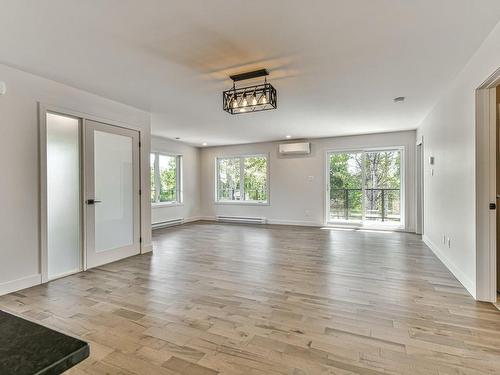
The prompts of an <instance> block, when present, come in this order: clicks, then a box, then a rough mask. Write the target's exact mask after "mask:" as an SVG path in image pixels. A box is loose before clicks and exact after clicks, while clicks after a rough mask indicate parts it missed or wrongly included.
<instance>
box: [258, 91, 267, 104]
mask: <svg viewBox="0 0 500 375" xmlns="http://www.w3.org/2000/svg"><path fill="white" fill-rule="evenodd" d="M266 103H267V97H266V93H265V92H264V93H262V96H261V97H260V100H259V104H266Z"/></svg>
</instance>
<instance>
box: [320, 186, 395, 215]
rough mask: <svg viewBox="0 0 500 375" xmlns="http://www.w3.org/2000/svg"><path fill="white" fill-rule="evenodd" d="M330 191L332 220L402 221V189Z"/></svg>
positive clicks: (334, 189)
mask: <svg viewBox="0 0 500 375" xmlns="http://www.w3.org/2000/svg"><path fill="white" fill-rule="evenodd" d="M364 192H365V193H364V198H363V190H362V189H336V188H332V189H330V219H342V220H361V219H362V218H363V199H364V210H365V214H364V219H365V220H374V221H400V220H401V190H400V189H386V188H381V189H376V188H370V189H364Z"/></svg>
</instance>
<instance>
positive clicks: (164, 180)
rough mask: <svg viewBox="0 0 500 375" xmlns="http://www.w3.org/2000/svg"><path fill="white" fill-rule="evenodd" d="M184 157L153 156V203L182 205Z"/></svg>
mask: <svg viewBox="0 0 500 375" xmlns="http://www.w3.org/2000/svg"><path fill="white" fill-rule="evenodd" d="M181 165H182V156H180V155H165V154H161V153H157V152H156V153H152V154H151V202H152V203H153V204H154V203H180V202H182V190H181Z"/></svg>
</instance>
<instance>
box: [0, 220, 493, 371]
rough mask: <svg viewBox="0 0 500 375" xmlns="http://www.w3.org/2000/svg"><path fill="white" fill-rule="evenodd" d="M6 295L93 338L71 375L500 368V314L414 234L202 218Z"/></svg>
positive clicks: (21, 310) (15, 305) (15, 307)
mask: <svg viewBox="0 0 500 375" xmlns="http://www.w3.org/2000/svg"><path fill="white" fill-rule="evenodd" d="M154 248H155V251H154V254H148V255H139V256H135V257H131V258H128V259H125V260H122V261H119V262H116V263H113V264H109V265H106V266H103V267H99V268H96V269H93V270H90V271H88V272H85V273H80V274H77V275H73V276H69V277H66V278H64V279H60V280H57V281H53V282H51V283H49V284H46V285H42V286H37V287H33V288H30V289H26V290H23V291H21V292H18V293H13V294H10V295H7V296H3V297H0V308H2V309H5V310H7V311H11V312H15V313H18V314H21V315H23V316H25V317H28V318H30V319H33V320H36V321H39V322H41V323H42V324H45V325H47V326H50V327H53V328H56V329H58V330H61V331H64V332H66V333H69V334H73V335H75V336H78V337H81V338H83V339H84V340H86V341H89V342H90V344H91V358H89V359H87V360H86V361H84V362H82V363H81V364H80V365H78V366H77V367H75V368H74V369H72V370H70V371H69V373H71V374H108V373H109V374H141V375H142V374H193V375H197V374H203V375H204V374H209V375H210V374H218V373H220V374H293V375H303V374H367V375H373V374H386V373H388V374H436V375H437V374H500V312H499V311H498V310H496V309H495V307H494V306H493V305H492V304H487V303H478V302H475V301H474V300H473V298H472V297H471V296H470V295H468V293H467V292H466V291H465V289H464V288H463V287H462V286H461V285H460V284H459V283H458V282H457V281H456V280H455V278H454V277H453V276H452V275H451V274H450V272H449V271H448V270H447V269H446V268H445V267H444V266H443V265H442V264H441V263H440V262H439V260H438V259H437V258H436V257H435V256H434V255H433V254H432V253H431V251H430V250H429V249H428V248H427V247H426V246H425V245H424V244H423V243H422V241H421V240H420V238H419V237H418V236H416V235H412V234H405V233H384V232H379V233H377V232H362V231H342V230H322V229H319V228H303V227H285V226H245V225H229V224H215V223H207V222H199V223H194V224H187V225H184V226H180V227H175V228H170V229H164V230H159V231H156V232H155V233H154Z"/></svg>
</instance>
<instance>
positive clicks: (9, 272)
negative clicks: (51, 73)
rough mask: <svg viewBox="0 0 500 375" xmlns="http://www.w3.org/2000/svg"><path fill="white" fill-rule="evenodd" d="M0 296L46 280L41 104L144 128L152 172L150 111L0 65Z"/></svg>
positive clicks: (146, 211)
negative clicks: (0, 85) (2, 85)
mask: <svg viewBox="0 0 500 375" xmlns="http://www.w3.org/2000/svg"><path fill="white" fill-rule="evenodd" d="M0 81H4V82H6V84H7V94H6V95H4V96H0V171H2V174H1V179H0V197H1V198H0V199H1V201H0V240H1V244H0V294H3V293H6V292H9V291H12V290H16V289H21V288H23V287H27V286H30V285H34V284H36V283H39V282H40V243H39V240H40V233H39V225H40V221H39V208H40V197H39V155H38V148H39V144H38V134H39V130H38V109H37V102H42V103H43V104H49V105H53V106H57V107H63V108H67V109H70V110H73V111H78V112H83V113H86V114H89V115H94V116H97V117H100V118H103V119H109V120H112V121H119V122H123V123H127V124H132V125H135V126H137V127H140V128H141V137H142V138H141V140H142V144H143V147H142V152H143V154H142V169H143V170H145V171H149V147H150V116H149V113H146V112H143V111H140V110H138V109H135V108H132V107H129V106H126V105H123V104H120V103H117V102H114V101H112V100H108V99H105V98H102V97H99V96H97V95H93V94H90V93H88V92H84V91H81V90H77V89H74V88H71V87H69V86H66V85H62V84H59V83H56V82H54V81H51V80H48V79H44V78H41V77H38V76H35V75H32V74H28V73H25V72H22V71H19V70H17V69H13V68H10V67H7V66H4V65H0ZM142 183H143V184H142V189H143V191H144V192H146V194H143V201H142V207H141V208H142V225H143V228H142V229H143V248H144V249H150V248H151V210H150V202H149V199H148V197H149V174H147V175H144V176H143V177H142Z"/></svg>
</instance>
